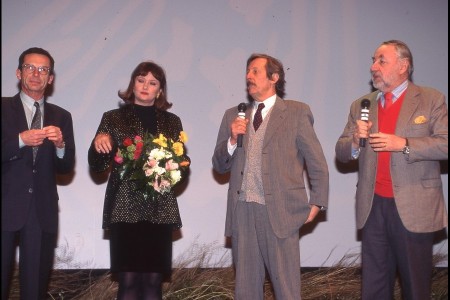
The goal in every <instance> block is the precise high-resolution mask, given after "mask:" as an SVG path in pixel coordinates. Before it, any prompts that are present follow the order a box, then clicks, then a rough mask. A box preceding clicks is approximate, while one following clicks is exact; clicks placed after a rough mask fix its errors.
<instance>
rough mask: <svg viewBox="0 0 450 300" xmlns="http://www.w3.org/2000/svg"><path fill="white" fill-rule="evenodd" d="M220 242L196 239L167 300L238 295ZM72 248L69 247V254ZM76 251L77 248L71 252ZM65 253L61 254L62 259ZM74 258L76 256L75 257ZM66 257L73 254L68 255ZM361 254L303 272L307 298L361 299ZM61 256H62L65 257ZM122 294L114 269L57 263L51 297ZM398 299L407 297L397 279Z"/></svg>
mask: <svg viewBox="0 0 450 300" xmlns="http://www.w3.org/2000/svg"><path fill="white" fill-rule="evenodd" d="M217 249H218V248H217V246H216V245H214V244H211V245H205V246H201V245H198V244H194V245H193V246H192V248H191V249H190V250H189V251H187V253H186V254H185V255H184V256H181V257H179V258H178V259H177V260H176V261H174V267H175V268H174V270H173V273H172V277H171V279H170V281H169V282H165V283H164V285H163V293H164V296H163V297H164V299H165V300H177V299H179V300H194V299H195V300H206V299H208V300H210V299H217V300H228V299H231V300H232V299H234V297H233V288H234V270H233V268H232V267H231V263H230V261H229V258H227V257H225V256H224V257H222V259H220V260H219V262H217V263H214V264H212V265H213V267H208V268H206V267H205V266H211V262H212V257H213V254H214V253H215V251H216V250H217ZM67 254H68V252H65V255H67ZM69 254H71V255H72V254H73V253H69ZM58 259H60V258H59V257H58V256H57V257H56V260H57V261H58ZM72 259H73V258H72ZM63 260H64V262H65V263H69V262H70V261H71V258H68V257H65V258H64V259H63ZM357 260H358V255H346V256H344V257H343V258H342V259H341V260H340V261H339V262H338V263H337V264H335V265H333V266H332V267H326V268H318V269H315V270H312V271H307V272H302V276H301V278H302V282H301V284H302V299H304V300H308V299H317V300H319V299H324V300H325V299H327V300H328V299H336V300H337V299H340V300H345V299H360V298H361V293H360V288H361V270H360V267H359V265H358V264H357V263H356V261H357ZM433 260H434V264H435V265H437V264H439V263H440V262H444V261H446V260H447V255H441V254H436V255H434V257H433ZM60 261H61V260H60ZM432 293H433V298H432V299H434V300H440V299H447V298H448V296H447V295H448V270H447V268H435V269H434V272H433V283H432ZM116 294H117V282H116V281H115V280H114V278H113V277H112V275H111V274H110V273H109V272H106V273H104V274H100V275H99V274H98V273H96V272H95V271H94V270H92V271H83V270H80V271H74V272H67V270H62V269H55V270H53V273H52V276H51V282H50V286H49V298H48V299H59V300H63V299H64V300H67V299H74V300H82V299H83V300H85V299H95V300H112V299H115V297H116ZM10 299H12V300H15V299H19V291H18V278H17V270H16V272H15V274H14V278H13V282H12V287H11V294H10ZM273 299H275V298H274V296H273V290H272V287H271V284H270V282H269V281H267V282H266V284H265V300H273ZM395 299H401V296H400V287H399V284H398V282H397V284H396V288H395Z"/></svg>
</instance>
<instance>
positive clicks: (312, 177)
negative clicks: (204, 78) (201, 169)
mask: <svg viewBox="0 0 450 300" xmlns="http://www.w3.org/2000/svg"><path fill="white" fill-rule="evenodd" d="M249 107H251V106H249ZM237 112H238V110H237V107H233V108H230V109H228V110H227V111H226V112H225V114H224V117H223V119H222V124H221V125H220V129H219V134H218V137H217V143H216V148H215V150H214V155H213V157H212V163H213V167H214V169H215V170H216V171H217V172H218V173H221V174H222V173H227V172H230V182H229V189H228V202H227V215H226V224H225V235H226V236H231V228H232V223H233V218H234V210H235V208H236V204H237V201H238V199H239V193H240V190H241V185H242V180H243V177H244V166H245V158H246V153H245V152H246V148H247V145H248V135H244V139H243V146H242V147H241V148H237V149H236V150H235V151H234V153H233V155H232V156H230V155H229V153H228V149H227V142H228V138H229V137H230V136H231V128H230V125H231V123H232V122H233V120H234V119H235V118H236V116H237ZM246 118H247V119H251V109H248V110H247V112H246ZM313 123H314V119H313V116H312V113H311V110H310V109H309V106H308V105H306V104H304V103H301V102H297V101H292V100H283V99H281V98H279V97H277V100H276V102H275V105H274V107H273V109H272V112H271V115H270V119H269V123H268V125H267V130H266V134H265V136H264V143H263V149H262V179H263V186H264V197H265V202H266V206H267V211H268V214H269V219H270V223H271V226H272V228H273V230H274V232H275V234H276V235H277V236H279V237H281V238H283V237H286V236H288V235H290V234H292V233H293V232H295V231H298V230H299V228H300V227H301V226H302V224H303V223H304V222H305V221H306V219H307V217H308V214H309V212H310V206H309V203H310V204H315V205H318V206H327V205H328V185H329V175H328V166H327V162H326V160H325V156H324V154H323V151H322V147H321V145H320V142H319V140H318V139H317V136H316V133H315V132H314V129H313ZM248 126H251V122H249V125H248ZM306 166H307V168H308V176H309V184H310V201H309V202H308V196H307V193H306V187H305V185H306V184H307V183H305V182H304V177H303V171H304V170H305V169H306Z"/></svg>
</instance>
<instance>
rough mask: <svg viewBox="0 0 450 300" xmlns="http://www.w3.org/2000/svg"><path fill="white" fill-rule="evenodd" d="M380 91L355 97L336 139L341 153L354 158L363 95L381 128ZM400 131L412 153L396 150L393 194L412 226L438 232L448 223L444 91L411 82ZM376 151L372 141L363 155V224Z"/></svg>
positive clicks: (359, 217) (359, 194)
mask: <svg viewBox="0 0 450 300" xmlns="http://www.w3.org/2000/svg"><path fill="white" fill-rule="evenodd" d="M378 92H379V91H376V92H373V93H371V94H368V95H365V96H363V97H361V98H360V99H358V100H356V101H354V102H353V103H352V105H351V108H350V114H349V116H348V122H347V125H346V126H345V129H344V132H343V133H342V135H341V136H340V137H339V140H338V141H337V143H336V158H337V159H338V160H340V161H342V162H347V161H349V160H351V144H352V133H353V128H354V127H355V123H356V120H358V119H359V118H360V111H361V100H362V99H364V98H367V99H369V100H370V102H371V104H370V113H369V120H370V121H372V122H373V127H372V129H371V132H377V131H378V104H377V99H376V97H377V94H378ZM395 135H397V136H401V137H406V138H408V141H409V146H410V154H409V155H406V154H403V153H402V152H391V165H390V170H391V176H392V184H393V189H394V198H395V203H396V205H397V209H398V212H399V214H400V218H401V220H402V222H403V225H404V226H405V227H406V229H408V230H409V231H412V232H433V231H437V230H440V229H442V228H444V227H446V226H447V224H448V216H447V211H446V207H445V203H444V194H443V190H442V180H441V172H440V163H439V160H448V116H447V105H446V102H445V97H444V95H443V94H442V93H440V92H439V91H437V90H435V89H432V88H428V87H419V86H417V85H414V84H413V83H411V82H410V83H409V85H408V88H407V89H406V94H405V98H404V100H403V105H402V107H401V110H400V114H399V117H398V121H397V125H396V129H395ZM377 157H378V156H377V153H376V152H374V151H373V150H372V148H371V147H370V146H369V145H368V144H367V145H366V147H365V148H361V153H360V156H359V159H358V160H359V162H358V163H359V172H358V184H357V189H356V225H357V227H358V229H361V228H362V227H363V226H364V224H365V223H366V221H367V218H368V216H369V213H370V210H371V208H372V201H373V194H374V186H375V176H376V166H377Z"/></svg>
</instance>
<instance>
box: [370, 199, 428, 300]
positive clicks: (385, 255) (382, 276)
mask: <svg viewBox="0 0 450 300" xmlns="http://www.w3.org/2000/svg"><path fill="white" fill-rule="evenodd" d="M433 238H434V233H433V232H431V233H414V232H410V231H408V230H407V229H406V228H405V227H404V226H403V223H402V220H401V219H400V216H399V214H398V211H397V207H396V205H395V200H394V199H393V198H384V197H381V196H378V195H375V196H374V199H373V204H372V210H371V212H370V215H369V218H368V219H367V222H366V224H365V225H364V228H363V229H362V298H363V299H364V300H369V299H377V300H378V299H393V295H394V287H395V280H396V274H397V273H396V271H397V270H398V271H399V273H400V280H401V285H402V292H403V296H404V299H418V300H419V299H420V300H423V299H430V298H431V274H432V267H433V266H432V257H433ZM397 268H398V269H397Z"/></svg>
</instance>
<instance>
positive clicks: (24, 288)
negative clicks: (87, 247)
mask: <svg viewBox="0 0 450 300" xmlns="http://www.w3.org/2000/svg"><path fill="white" fill-rule="evenodd" d="M17 239H19V283H20V299H23V300H35V299H36V300H41V299H46V293H47V288H48V281H49V277H50V272H51V269H52V266H53V259H54V251H55V242H56V233H47V232H43V231H42V230H41V226H40V224H39V221H38V219H37V215H36V209H35V208H34V206H32V207H30V213H29V214H28V220H27V222H26V224H25V225H24V226H23V227H22V228H21V229H20V230H19V231H3V230H2V292H1V293H2V300H6V299H8V294H9V285H10V282H11V278H12V271H13V269H14V261H15V254H16V246H17Z"/></svg>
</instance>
